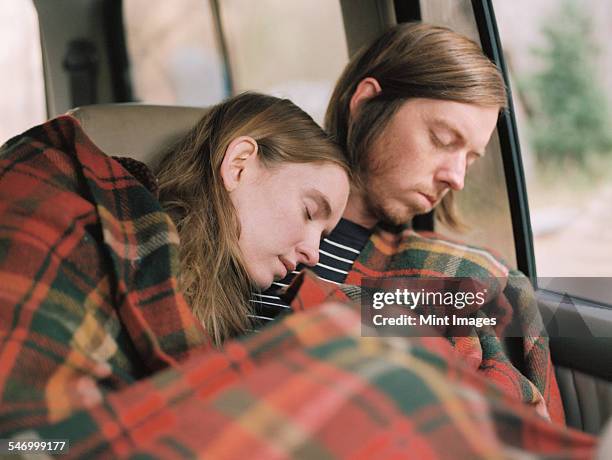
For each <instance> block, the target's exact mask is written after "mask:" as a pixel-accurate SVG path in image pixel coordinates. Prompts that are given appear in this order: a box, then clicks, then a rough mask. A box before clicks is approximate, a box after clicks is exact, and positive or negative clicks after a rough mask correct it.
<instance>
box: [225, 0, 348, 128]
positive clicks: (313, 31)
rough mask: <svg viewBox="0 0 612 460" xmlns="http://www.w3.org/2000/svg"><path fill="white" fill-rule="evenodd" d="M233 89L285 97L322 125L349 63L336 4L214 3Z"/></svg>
mask: <svg viewBox="0 0 612 460" xmlns="http://www.w3.org/2000/svg"><path fill="white" fill-rule="evenodd" d="M219 5H220V17H221V22H222V27H223V32H224V36H225V39H226V42H227V50H228V55H229V61H230V67H231V72H232V80H233V85H234V92H235V93H239V92H241V91H245V90H257V91H262V92H265V93H269V94H273V95H276V96H282V97H289V98H290V99H291V100H293V101H294V102H295V103H296V104H297V105H299V106H300V107H302V108H303V109H304V110H305V111H306V112H308V113H309V114H310V115H311V116H313V118H314V119H315V120H316V121H317V122H319V123H321V122H322V121H323V116H324V113H325V109H326V106H327V101H328V100H329V96H330V95H331V91H332V88H333V85H334V83H335V81H336V79H337V78H338V76H339V75H340V73H341V71H342V69H343V68H344V65H345V64H346V62H347V61H348V52H347V46H346V38H345V35H344V27H343V23H342V14H341V10H340V2H338V1H329V0H292V1H290V2H283V1H277V0H259V1H257V2H253V1H251V0H225V1H223V2H219Z"/></svg>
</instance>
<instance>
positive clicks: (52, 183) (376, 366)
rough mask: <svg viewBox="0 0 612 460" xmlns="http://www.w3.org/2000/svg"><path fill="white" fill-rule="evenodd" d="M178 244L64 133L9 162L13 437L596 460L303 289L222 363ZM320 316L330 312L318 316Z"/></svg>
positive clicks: (184, 448)
mask: <svg viewBox="0 0 612 460" xmlns="http://www.w3.org/2000/svg"><path fill="white" fill-rule="evenodd" d="M176 244H177V238H176V232H175V229H174V228H173V226H172V224H171V223H170V221H169V219H168V218H167V216H166V215H165V214H163V213H162V212H160V209H159V204H158V203H157V202H156V201H155V200H154V199H153V197H152V196H151V195H149V194H148V191H147V190H146V189H144V188H143V187H142V186H141V185H140V184H139V183H138V182H137V181H136V180H135V179H134V178H133V177H131V176H129V175H128V174H127V173H126V172H125V170H123V168H121V166H120V165H119V164H118V163H116V162H114V161H113V160H111V159H109V158H108V157H106V156H105V155H103V154H102V153H101V152H99V151H98V149H97V148H96V147H95V146H94V145H93V144H92V143H91V142H90V141H89V140H88V139H87V138H86V136H85V135H84V134H83V133H82V131H81V130H80V128H79V126H78V123H77V122H76V121H75V120H73V119H71V118H69V117H61V118H59V119H56V120H53V121H51V122H48V123H46V124H44V125H42V126H39V127H36V128H34V129H32V130H30V131H28V132H26V133H25V134H23V135H22V136H19V137H17V138H13V139H12V140H11V141H9V143H7V144H5V146H4V147H3V148H2V150H1V151H0V279H1V280H2V284H1V285H0V438H13V439H17V438H18V439H32V440H33V439H37V438H38V439H57V438H67V439H69V440H70V452H69V454H68V456H69V457H78V458H91V457H100V458H121V457H132V458H135V457H137V456H138V457H139V458H193V457H205V458H337V457H342V458H364V459H365V458H373V457H374V458H407V457H408V458H411V457H412V458H419V459H421V458H423V459H427V458H430V459H438V458H506V457H521V456H522V455H525V454H526V453H532V454H536V455H541V456H551V457H552V456H554V457H555V458H590V457H591V456H592V455H593V454H594V449H595V438H593V437H591V436H589V435H586V434H584V433H580V432H576V431H573V430H568V429H566V428H564V427H563V426H560V425H558V424H552V423H549V422H547V421H546V420H545V419H543V418H542V417H540V416H539V415H538V414H537V413H536V412H535V411H534V410H533V409H532V408H530V407H528V406H526V405H525V404H523V403H521V402H520V401H519V400H518V399H516V398H515V397H514V395H511V394H508V393H507V392H505V391H502V389H501V387H500V386H499V385H497V384H496V383H495V382H491V381H489V380H488V379H487V378H486V377H485V376H484V375H483V374H482V373H479V372H475V371H474V370H473V368H471V367H470V366H468V365H466V364H465V363H464V362H463V361H462V360H461V358H460V356H461V355H460V353H458V351H457V350H456V349H455V348H453V347H452V346H451V344H450V343H449V342H448V341H447V340H446V339H443V338H440V337H422V338H411V339H406V338H362V337H360V331H361V324H360V314H359V308H358V306H357V305H355V304H353V303H351V302H349V301H348V299H347V298H346V297H345V295H344V294H343V293H342V291H341V290H339V289H336V288H332V287H330V286H327V285H325V284H324V283H322V282H321V281H320V280H318V279H316V277H314V276H313V275H312V274H310V273H308V272H306V273H304V274H302V275H301V276H300V277H299V279H298V280H296V284H295V285H294V286H292V288H293V291H295V292H294V294H295V297H294V299H293V305H294V307H295V308H296V309H297V310H300V309H301V310H304V311H301V312H298V313H296V314H294V315H291V316H289V317H286V318H284V319H283V320H282V321H279V322H276V323H274V324H272V325H271V326H270V327H268V328H265V329H264V330H263V331H262V332H260V333H258V334H255V335H252V336H249V337H245V338H243V339H241V340H234V341H229V342H228V343H226V345H225V346H224V347H223V348H222V349H218V350H215V349H212V348H211V347H210V346H209V345H208V341H207V339H206V337H205V335H204V333H203V331H202V329H201V327H200V326H199V325H198V323H197V321H196V320H195V319H194V317H193V316H192V315H191V313H190V311H189V309H188V307H187V305H186V304H185V302H184V300H183V299H182V297H181V295H180V294H179V293H178V292H177V288H176V279H175V276H174V274H175V273H176V268H177V266H176ZM315 304H316V305H315Z"/></svg>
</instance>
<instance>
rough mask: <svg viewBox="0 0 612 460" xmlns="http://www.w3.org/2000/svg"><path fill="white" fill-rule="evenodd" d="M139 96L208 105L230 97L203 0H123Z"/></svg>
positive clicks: (150, 100)
mask: <svg viewBox="0 0 612 460" xmlns="http://www.w3.org/2000/svg"><path fill="white" fill-rule="evenodd" d="M123 5H124V6H123V8H124V22H125V32H126V40H127V47H128V54H129V59H130V67H131V73H132V83H133V89H134V94H135V97H136V99H137V100H140V101H142V102H146V103H153V104H172V105H191V106H208V105H212V104H214V103H216V102H219V101H220V100H222V99H223V98H224V97H226V96H227V94H228V92H227V83H226V78H225V71H224V66H223V60H222V58H221V55H220V53H219V48H218V46H217V41H216V35H215V28H214V21H213V18H212V13H211V8H210V4H209V2H207V1H205V0H173V1H171V2H170V1H166V0H124V2H123Z"/></svg>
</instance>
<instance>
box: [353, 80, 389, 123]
mask: <svg viewBox="0 0 612 460" xmlns="http://www.w3.org/2000/svg"><path fill="white" fill-rule="evenodd" d="M381 91H382V88H381V87H380V84H379V83H378V80H376V78H372V77H366V78H364V79H363V80H361V81H360V82H359V84H358V85H357V88H355V92H354V93H353V96H352V97H351V102H350V103H349V110H350V115H351V116H354V115H355V113H356V111H357V110H358V109H359V106H360V105H361V103H362V102H363V101H365V100H366V99H370V98H371V97H374V96H376V95H377V94H378V93H380V92H381Z"/></svg>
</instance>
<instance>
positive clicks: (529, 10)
mask: <svg viewBox="0 0 612 460" xmlns="http://www.w3.org/2000/svg"><path fill="white" fill-rule="evenodd" d="M494 5H495V14H496V18H497V24H498V28H499V32H500V37H501V40H502V43H503V47H504V55H505V57H506V63H507V65H508V70H509V73H510V75H511V78H512V83H513V87H512V89H513V96H514V104H515V107H516V109H517V110H516V112H517V113H516V115H517V123H518V129H519V134H520V141H521V150H522V156H523V163H524V166H525V174H526V180H527V192H528V195H529V208H530V214H531V223H532V229H533V236H534V246H535V256H536V268H537V272H538V276H542V277H587V276H588V277H610V276H612V130H611V129H610V126H612V123H611V121H612V118H611V116H612V45H611V43H612V3H610V2H609V1H608V0H585V1H570V0H545V1H538V2H533V1H530V0H516V1H514V2H506V1H502V0H496V1H494ZM572 293H573V292H572ZM576 293H577V294H582V296H583V297H586V298H592V296H591V295H589V292H588V291H587V292H580V293H578V292H576Z"/></svg>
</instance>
